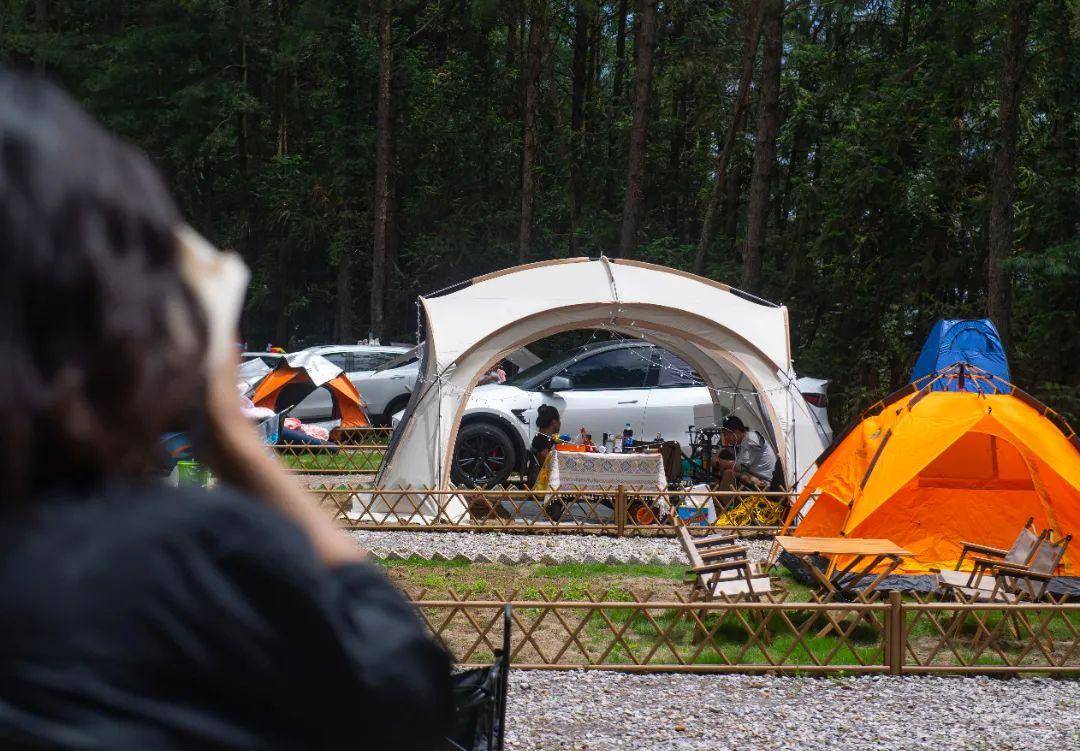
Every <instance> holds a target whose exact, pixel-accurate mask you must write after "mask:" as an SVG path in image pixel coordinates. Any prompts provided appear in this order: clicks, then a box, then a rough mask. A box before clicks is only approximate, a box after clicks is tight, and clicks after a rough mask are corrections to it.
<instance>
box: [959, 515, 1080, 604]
mask: <svg viewBox="0 0 1080 751" xmlns="http://www.w3.org/2000/svg"><path fill="white" fill-rule="evenodd" d="M1025 529H1026V527H1025ZM1037 540H1038V542H1037V544H1036V545H1035V550H1034V552H1033V553H1032V554H1031V555H1030V556H1029V558H1028V561H1027V562H1026V563H1017V562H1014V561H1008V560H1002V561H999V562H997V563H993V564H991V563H987V564H984V565H983V568H982V570H986V571H989V572H990V573H989V575H986V574H980V576H979V577H978V578H975V577H972V580H971V583H970V585H961V586H956V585H948V584H946V585H945V586H946V589H947V590H948V591H950V592H951V593H952V594H953V595H954V596H955V597H957V599H960V600H962V601H966V602H1005V603H1016V602H1022V601H1025V600H1026V601H1030V602H1038V601H1039V600H1041V599H1043V597H1045V596H1046V589H1047V587H1048V586H1049V585H1050V581H1051V580H1052V579H1053V578H1054V572H1055V571H1057V568H1058V565H1059V564H1060V563H1061V559H1062V558H1064V557H1065V551H1066V549H1068V547H1069V542H1070V541H1071V540H1072V535H1065V536H1064V537H1062V538H1060V539H1058V540H1057V541H1056V542H1054V541H1052V540H1051V539H1050V535H1049V534H1048V533H1047V532H1043V534H1041V535H1039V536H1038V538H1037ZM972 573H973V574H974V572H972ZM939 576H940V573H939Z"/></svg>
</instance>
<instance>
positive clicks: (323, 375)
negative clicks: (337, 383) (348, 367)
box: [285, 351, 345, 387]
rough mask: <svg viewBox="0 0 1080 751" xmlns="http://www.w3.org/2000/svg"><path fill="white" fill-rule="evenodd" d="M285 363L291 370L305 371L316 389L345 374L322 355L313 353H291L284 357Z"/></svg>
mask: <svg viewBox="0 0 1080 751" xmlns="http://www.w3.org/2000/svg"><path fill="white" fill-rule="evenodd" d="M285 362H287V363H288V364H289V367H291V368H297V369H300V368H303V369H304V370H306V371H307V374H308V377H309V378H310V379H311V382H312V383H314V384H315V386H316V387H318V386H322V385H323V384H324V383H326V382H327V381H332V380H334V379H335V378H337V377H338V376H339V375H341V374H342V373H344V372H345V371H344V370H342V369H341V368H339V367H338V366H337V365H334V363H332V362H330V361H329V360H327V359H326V358H325V357H323V356H322V355H318V354H315V353H313V352H305V351H300V352H293V353H292V354H290V355H285Z"/></svg>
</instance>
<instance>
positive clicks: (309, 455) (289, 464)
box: [278, 448, 384, 474]
mask: <svg viewBox="0 0 1080 751" xmlns="http://www.w3.org/2000/svg"><path fill="white" fill-rule="evenodd" d="M383 455H384V454H383V452H382V451H372V450H370V449H365V450H363V451H353V450H349V449H345V448H343V449H341V450H340V451H336V452H329V451H314V452H308V451H306V450H303V449H298V453H295V454H293V453H289V452H285V453H279V454H278V456H279V457H280V458H281V461H282V463H283V464H284V465H285V467H286V469H291V470H294V471H308V472H310V471H312V470H333V471H336V472H341V473H343V474H344V473H349V472H364V473H367V472H377V471H378V469H379V467H381V466H382V459H383Z"/></svg>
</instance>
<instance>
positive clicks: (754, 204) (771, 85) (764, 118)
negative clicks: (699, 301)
mask: <svg viewBox="0 0 1080 751" xmlns="http://www.w3.org/2000/svg"><path fill="white" fill-rule="evenodd" d="M783 26H784V2H783V0H763V8H762V23H761V28H762V36H763V37H764V43H765V44H764V49H763V51H762V57H761V103H760V105H759V110H758V123H757V136H756V138H755V142H754V170H753V172H752V173H751V175H750V196H749V200H748V205H747V210H746V250H745V251H744V253H743V273H742V287H743V289H744V290H746V291H747V292H756V291H758V289H759V287H760V286H761V265H762V255H763V254H764V249H765V230H766V225H767V224H768V220H769V191H770V189H771V188H772V181H773V176H774V174H775V172H776V131H777V129H778V128H779V125H780V108H779V102H780V54H781V51H782V47H783Z"/></svg>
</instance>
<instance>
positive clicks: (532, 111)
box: [517, 0, 547, 263]
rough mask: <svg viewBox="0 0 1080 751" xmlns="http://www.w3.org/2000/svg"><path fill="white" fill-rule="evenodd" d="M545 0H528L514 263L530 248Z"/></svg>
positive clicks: (522, 258) (522, 260)
mask: <svg viewBox="0 0 1080 751" xmlns="http://www.w3.org/2000/svg"><path fill="white" fill-rule="evenodd" d="M545 5H546V2H545V0H532V2H531V3H530V4H529V43H528V50H527V52H526V56H527V59H526V61H525V115H524V117H523V133H522V154H521V228H520V230H519V231H518V255H517V260H518V263H525V259H526V258H527V257H528V255H529V252H530V251H531V250H532V223H533V195H534V193H535V192H536V184H535V183H536V177H535V174H534V172H535V170H536V154H537V148H538V146H537V137H536V136H537V133H536V130H537V128H536V119H537V107H538V104H539V101H540V58H541V55H542V53H543V37H544V33H545V24H544V20H545V15H546V12H547V8H546V7H545Z"/></svg>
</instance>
